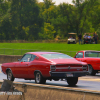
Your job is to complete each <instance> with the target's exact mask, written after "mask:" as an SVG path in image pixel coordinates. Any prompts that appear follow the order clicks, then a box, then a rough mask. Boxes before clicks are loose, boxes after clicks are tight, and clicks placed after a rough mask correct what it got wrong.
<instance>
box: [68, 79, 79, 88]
mask: <svg viewBox="0 0 100 100" xmlns="http://www.w3.org/2000/svg"><path fill="white" fill-rule="evenodd" d="M77 82H78V77H68V78H67V83H68V84H69V86H75V85H76V84H77Z"/></svg>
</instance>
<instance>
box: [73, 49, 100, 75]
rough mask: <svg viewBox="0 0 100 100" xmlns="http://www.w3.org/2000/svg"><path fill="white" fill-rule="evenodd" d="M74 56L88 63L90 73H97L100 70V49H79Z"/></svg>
mask: <svg viewBox="0 0 100 100" xmlns="http://www.w3.org/2000/svg"><path fill="white" fill-rule="evenodd" d="M74 58H76V59H77V60H78V61H82V62H86V63H87V64H88V66H89V74H90V75H95V74H96V73H98V71H100V51H92V50H84V51H79V52H78V53H77V54H76V55H75V57H74Z"/></svg>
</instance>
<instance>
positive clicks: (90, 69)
mask: <svg viewBox="0 0 100 100" xmlns="http://www.w3.org/2000/svg"><path fill="white" fill-rule="evenodd" d="M88 66H89V75H95V74H96V71H95V70H94V69H93V67H92V66H91V65H88Z"/></svg>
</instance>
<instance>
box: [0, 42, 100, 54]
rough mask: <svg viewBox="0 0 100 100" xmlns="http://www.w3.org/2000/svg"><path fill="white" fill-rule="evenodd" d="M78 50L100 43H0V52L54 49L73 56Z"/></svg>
mask: <svg viewBox="0 0 100 100" xmlns="http://www.w3.org/2000/svg"><path fill="white" fill-rule="evenodd" d="M79 50H99V51H100V44H82V45H79V44H67V43H0V54H7V55H23V54H24V53H26V52H30V51H55V52H62V53H66V54H68V55H71V56H74V55H75V53H76V52H77V51H79Z"/></svg>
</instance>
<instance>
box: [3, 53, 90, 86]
mask: <svg viewBox="0 0 100 100" xmlns="http://www.w3.org/2000/svg"><path fill="white" fill-rule="evenodd" d="M1 68H2V72H3V73H4V74H7V79H8V80H11V81H14V79H15V78H23V79H25V80H32V79H35V82H36V83H38V84H44V83H45V82H46V80H47V79H49V80H52V79H53V80H59V79H66V80H67V82H68V84H69V85H71V86H73V85H76V84H77V82H78V77H80V76H85V75H86V74H87V72H88V65H87V64H86V63H83V62H79V61H77V60H76V59H74V58H72V57H70V56H68V55H66V54H63V53H56V52H28V53H26V54H24V55H23V57H22V58H21V59H20V60H19V61H18V62H11V63H3V64H2V66H1Z"/></svg>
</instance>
